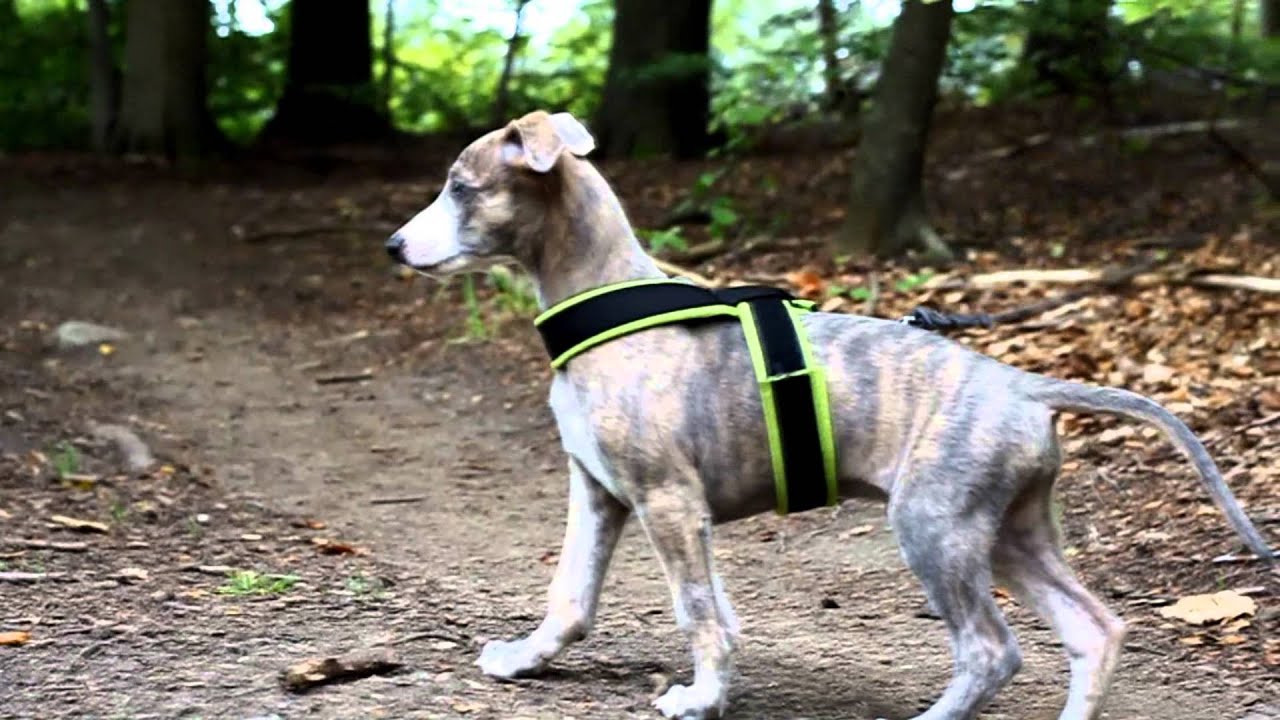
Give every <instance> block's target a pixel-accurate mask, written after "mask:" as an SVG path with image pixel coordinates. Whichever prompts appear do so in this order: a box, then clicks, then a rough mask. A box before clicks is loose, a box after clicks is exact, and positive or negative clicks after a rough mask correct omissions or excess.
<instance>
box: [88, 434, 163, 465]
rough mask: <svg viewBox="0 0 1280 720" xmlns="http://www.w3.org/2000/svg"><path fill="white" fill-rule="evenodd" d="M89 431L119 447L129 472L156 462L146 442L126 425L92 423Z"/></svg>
mask: <svg viewBox="0 0 1280 720" xmlns="http://www.w3.org/2000/svg"><path fill="white" fill-rule="evenodd" d="M89 431H90V432H91V433H93V435H94V436H96V437H97V438H98V439H99V440H102V441H104V442H111V443H115V445H116V447H117V448H119V449H120V454H121V455H123V456H124V462H125V466H126V467H128V468H129V471H130V472H142V471H143V470H147V469H148V468H150V467H151V466H152V465H154V464H155V462H156V460H155V458H154V457H153V456H152V455H151V449H150V448H148V447H147V444H146V443H144V442H142V439H141V438H139V437H138V435H137V434H136V433H134V432H133V431H132V430H130V429H129V428H127V427H124V426H122V425H103V424H100V423H92V424H91V425H90V426H89Z"/></svg>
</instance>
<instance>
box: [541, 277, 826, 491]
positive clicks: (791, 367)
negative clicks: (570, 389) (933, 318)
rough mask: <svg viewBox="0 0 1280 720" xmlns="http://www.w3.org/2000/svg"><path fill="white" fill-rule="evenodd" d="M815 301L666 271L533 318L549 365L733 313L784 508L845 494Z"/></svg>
mask: <svg viewBox="0 0 1280 720" xmlns="http://www.w3.org/2000/svg"><path fill="white" fill-rule="evenodd" d="M813 308H814V303H812V302H810V301H808V300H801V299H798V298H796V297H794V296H792V295H791V294H790V293H788V292H787V291H785V290H781V289H778V288H773V287H767V286H762V285H747V286H741V287H732V288H722V289H711V288H706V287H702V286H699V285H694V284H692V283H689V282H686V281H684V280H675V279H669V278H661V279H647V280H632V281H628V282H621V283H614V284H611V285H605V286H603V287H599V288H595V289H593V290H588V291H587V292H584V293H580V294H578V295H574V296H572V297H570V298H568V299H566V300H563V301H561V302H559V303H557V304H555V305H554V306H552V307H550V308H548V309H547V310H546V311H545V312H543V313H542V314H541V315H539V316H538V317H537V318H535V319H534V321H533V322H534V325H535V326H536V327H537V329H538V332H539V334H541V336H542V342H543V344H544V345H545V346H546V349H547V353H548V354H549V355H550V356H551V367H552V368H556V369H559V368H562V367H564V366H565V364H566V363H568V362H569V361H570V360H572V359H573V358H574V357H575V356H577V355H578V354H580V353H583V352H585V351H587V350H588V349H590V348H593V347H595V346H597V345H600V344H603V343H606V342H609V341H610V340H613V339H615V338H619V337H622V336H623V335H628V334H630V333H633V332H638V331H641V330H645V329H648V328H652V327H658V326H661V325H675V324H680V325H689V326H693V325H698V324H702V323H708V322H724V321H726V320H731V319H736V320H738V321H739V322H740V323H741V325H742V332H743V335H744V336H745V338H746V342H747V348H748V350H749V351H750V353H751V363H752V365H753V367H754V369H755V376H756V381H757V383H758V384H759V386H760V399H761V404H762V405H763V406H764V421H765V428H766V430H767V432H768V441H769V454H770V456H771V459H772V464H773V478H774V489H775V492H776V494H777V512H778V514H779V515H786V514H787V513H794V512H802V511H805V510H812V509H814V508H817V507H822V506H824V505H835V504H836V502H837V501H838V496H837V492H836V490H837V488H836V450H835V442H834V440H833V434H832V431H831V409H830V406H829V404H828V401H827V383H826V375H825V373H824V372H823V368H822V367H821V366H820V365H819V364H818V363H817V362H816V361H815V360H814V358H813V351H812V348H811V347H810V346H809V341H808V337H807V335H806V333H805V330H804V326H803V325H802V324H801V323H799V322H798V319H799V318H800V317H801V316H802V315H804V314H806V313H809V312H811V311H812V310H813Z"/></svg>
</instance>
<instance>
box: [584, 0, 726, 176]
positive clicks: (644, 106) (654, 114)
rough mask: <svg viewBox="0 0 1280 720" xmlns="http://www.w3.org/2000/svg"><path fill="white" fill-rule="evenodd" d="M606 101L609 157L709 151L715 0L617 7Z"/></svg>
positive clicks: (600, 124)
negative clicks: (713, 8) (713, 5)
mask: <svg viewBox="0 0 1280 720" xmlns="http://www.w3.org/2000/svg"><path fill="white" fill-rule="evenodd" d="M614 12H615V14H614V21H613V44H612V47H611V48H610V50H609V70H608V72H607V73H606V77H605V88H604V98H603V100H602V102H601V106H600V111H599V114H598V115H597V117H596V119H595V123H594V125H595V127H594V128H593V131H594V132H595V135H596V138H597V140H598V143H599V147H600V153H601V155H604V156H612V157H621V156H648V155H667V154H670V155H673V156H675V157H677V158H692V157H699V156H701V155H703V154H704V153H705V152H706V151H707V150H708V149H709V148H710V146H711V138H710V135H709V134H708V131H707V125H708V123H709V121H710V118H711V92H710V80H711V66H710V58H709V54H708V51H709V49H710V44H711V0H617V3H616V5H615V11H614Z"/></svg>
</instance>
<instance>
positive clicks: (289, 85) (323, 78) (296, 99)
mask: <svg viewBox="0 0 1280 720" xmlns="http://www.w3.org/2000/svg"><path fill="white" fill-rule="evenodd" d="M372 32H373V29H372V20H371V18H370V15H369V0H293V2H292V3H291V4H290V5H289V58H288V67H287V69H286V72H285V86H284V94H283V95H282V96H281V97H280V102H279V103H278V104H277V105H276V112H275V115H274V116H273V117H272V118H271V120H269V121H268V122H267V125H266V127H264V128H263V131H262V135H263V137H264V138H267V139H273V140H277V139H278V140H286V141H291V142H296V143H301V144H305V145H327V144H332V143H341V142H365V141H370V140H378V139H382V138H384V137H386V136H387V135H388V134H390V132H391V124H390V122H389V121H388V120H387V118H386V116H385V115H383V114H382V113H381V112H379V111H378V102H377V89H376V87H375V85H374V82H373V40H372V37H371V35H372Z"/></svg>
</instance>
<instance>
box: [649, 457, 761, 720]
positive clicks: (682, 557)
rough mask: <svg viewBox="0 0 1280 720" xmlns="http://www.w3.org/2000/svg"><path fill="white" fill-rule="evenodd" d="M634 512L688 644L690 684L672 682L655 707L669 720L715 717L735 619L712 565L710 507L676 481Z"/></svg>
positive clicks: (694, 488) (695, 490)
mask: <svg viewBox="0 0 1280 720" xmlns="http://www.w3.org/2000/svg"><path fill="white" fill-rule="evenodd" d="M641 507H643V511H641V510H640V509H639V508H641ZM636 514H637V516H638V517H639V518H640V522H641V523H642V524H643V525H644V530H645V533H646V534H647V535H648V537H649V542H650V543H651V544H652V545H653V548H654V550H655V552H656V553H657V555H658V559H659V560H660V561H661V562H662V568H663V571H664V572H665V573H666V576H667V582H668V584H669V586H670V589H671V598H672V602H673V603H674V605H675V614H676V622H677V624H678V625H679V626H680V628H681V629H682V630H683V631H684V632H685V634H686V635H687V636H688V637H689V641H690V644H691V645H692V648H693V673H694V675H693V683H692V684H690V685H687V686H686V685H675V686H672V687H671V689H669V690H668V691H667V692H666V693H665V694H664V695H662V697H660V698H658V699H657V700H656V701H654V706H655V707H657V709H658V710H659V711H660V712H661V713H662V714H663V716H664V717H668V718H679V719H680V720H703V719H704V718H717V717H720V716H721V714H722V713H723V712H724V706H725V702H726V700H727V698H728V691H729V674H730V673H731V671H732V657H731V655H732V651H733V643H734V639H735V635H736V633H737V627H736V622H737V621H736V619H735V618H734V616H733V610H732V608H731V607H730V606H729V601H728V598H727V597H726V596H725V594H724V590H723V588H722V587H721V585H720V581H719V578H717V577H716V575H715V570H714V568H713V567H712V558H711V511H710V508H708V506H707V502H706V499H705V497H704V496H703V494H702V488H701V485H700V484H697V483H696V482H695V483H684V482H680V483H673V484H670V485H663V486H661V487H659V488H656V489H653V490H650V491H649V492H648V493H646V497H645V499H644V502H643V503H641V504H637V513H636Z"/></svg>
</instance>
